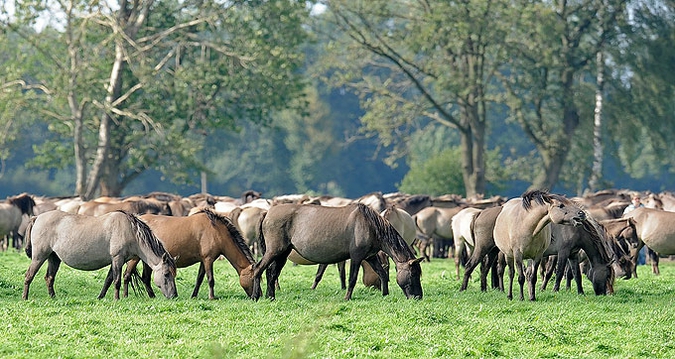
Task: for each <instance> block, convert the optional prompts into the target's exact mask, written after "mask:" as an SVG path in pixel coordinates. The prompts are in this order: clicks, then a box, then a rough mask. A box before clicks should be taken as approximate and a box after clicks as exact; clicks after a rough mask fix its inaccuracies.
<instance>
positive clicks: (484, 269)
mask: <svg viewBox="0 0 675 359" xmlns="http://www.w3.org/2000/svg"><path fill="white" fill-rule="evenodd" d="M498 254H499V249H498V248H497V247H495V248H493V249H492V250H491V251H490V252H488V254H487V255H485V256H484V257H483V260H482V261H481V263H480V290H481V291H483V292H487V273H488V271H489V270H490V269H492V264H493V263H495V259H497V255H498ZM493 273H494V272H493ZM493 284H494V281H493Z"/></svg>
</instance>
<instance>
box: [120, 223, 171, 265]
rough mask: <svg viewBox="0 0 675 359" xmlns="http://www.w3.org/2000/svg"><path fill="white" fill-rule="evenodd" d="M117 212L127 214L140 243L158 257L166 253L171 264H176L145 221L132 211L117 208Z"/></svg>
mask: <svg viewBox="0 0 675 359" xmlns="http://www.w3.org/2000/svg"><path fill="white" fill-rule="evenodd" d="M118 212H122V213H124V214H125V215H126V216H127V219H128V220H129V223H130V224H131V226H132V228H133V229H134V232H135V234H136V239H137V240H138V242H139V243H140V244H141V245H145V246H147V247H148V248H149V249H150V251H151V252H152V253H153V254H154V255H156V256H158V257H160V258H161V257H163V256H164V255H165V254H166V255H167V256H166V257H167V258H168V260H169V261H171V262H172V266H173V267H174V268H175V266H176V264H175V263H173V257H172V256H171V255H170V254H169V252H168V251H167V250H166V248H164V244H163V243H162V241H161V240H160V239H159V238H157V236H156V235H155V233H154V232H152V230H151V229H150V226H148V224H147V223H145V222H144V221H143V220H142V219H140V218H138V216H136V215H135V214H133V213H129V212H126V211H122V210H118Z"/></svg>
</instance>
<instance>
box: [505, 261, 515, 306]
mask: <svg viewBox="0 0 675 359" xmlns="http://www.w3.org/2000/svg"><path fill="white" fill-rule="evenodd" d="M505 259H506V265H507V266H508V267H509V292H508V293H507V294H506V297H507V298H509V300H513V277H514V276H515V266H516V264H515V259H514V258H505Z"/></svg>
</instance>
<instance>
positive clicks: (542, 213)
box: [523, 205, 551, 236]
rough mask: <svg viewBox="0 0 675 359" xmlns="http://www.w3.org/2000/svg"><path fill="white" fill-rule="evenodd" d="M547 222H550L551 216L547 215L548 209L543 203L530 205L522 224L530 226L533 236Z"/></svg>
mask: <svg viewBox="0 0 675 359" xmlns="http://www.w3.org/2000/svg"><path fill="white" fill-rule="evenodd" d="M549 223H551V217H550V216H549V215H548V209H547V207H545V205H544V206H540V205H538V206H535V207H532V208H531V209H530V210H529V211H527V213H526V214H525V218H523V224H524V225H526V226H527V227H528V228H532V235H533V236H536V235H537V234H539V233H540V232H541V231H542V230H543V229H544V228H546V226H547V225H548V224H549Z"/></svg>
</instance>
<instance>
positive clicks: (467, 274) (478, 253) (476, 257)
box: [459, 246, 492, 292]
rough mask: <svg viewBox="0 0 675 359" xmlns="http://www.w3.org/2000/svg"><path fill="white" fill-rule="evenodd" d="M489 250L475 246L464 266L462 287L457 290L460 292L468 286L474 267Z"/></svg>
mask: <svg viewBox="0 0 675 359" xmlns="http://www.w3.org/2000/svg"><path fill="white" fill-rule="evenodd" d="M491 249H492V248H490V249H486V248H483V247H481V246H476V247H475V248H474V249H473V253H471V258H469V260H468V261H466V264H465V266H464V278H463V279H462V286H461V287H460V288H459V290H460V292H461V291H464V290H466V288H467V287H468V286H469V278H471V273H473V271H474V269H476V266H478V264H480V263H481V262H482V261H483V257H484V256H485V254H486V253H489V251H490V250H491Z"/></svg>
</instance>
